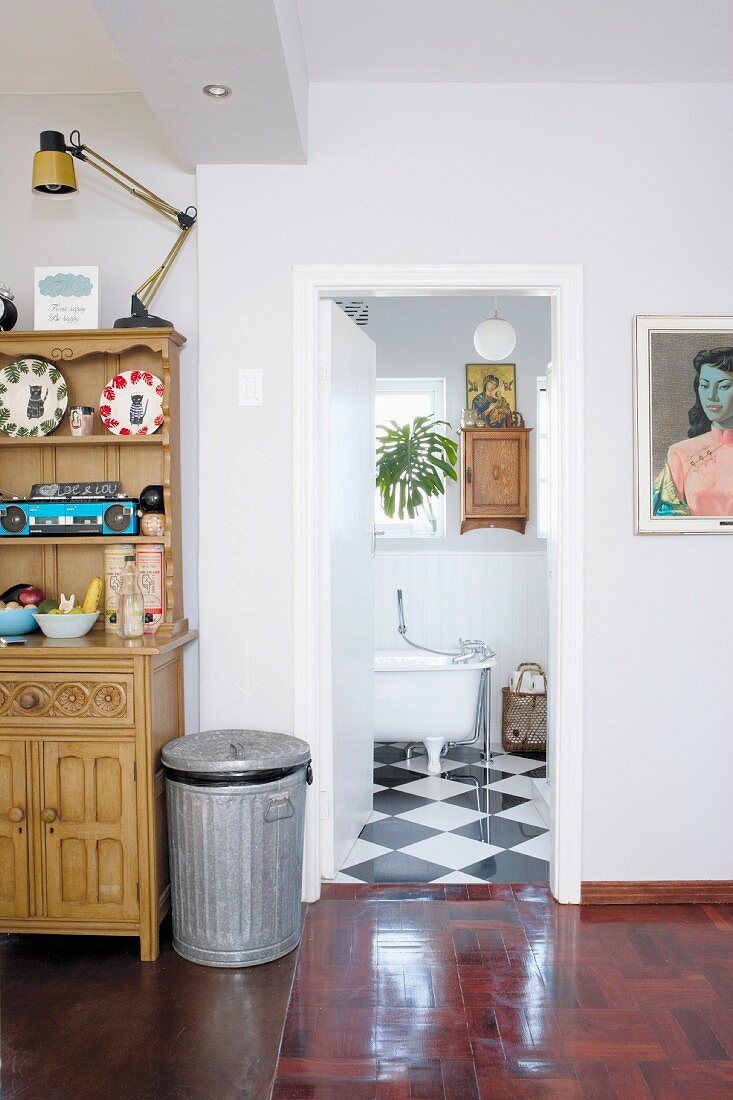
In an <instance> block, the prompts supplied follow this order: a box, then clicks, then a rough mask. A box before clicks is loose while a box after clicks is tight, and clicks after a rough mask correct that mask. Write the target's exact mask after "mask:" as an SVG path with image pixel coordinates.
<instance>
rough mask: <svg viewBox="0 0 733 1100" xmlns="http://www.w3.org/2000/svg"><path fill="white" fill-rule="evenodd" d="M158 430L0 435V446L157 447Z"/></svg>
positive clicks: (159, 439) (159, 443) (159, 441)
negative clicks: (138, 432) (144, 433)
mask: <svg viewBox="0 0 733 1100" xmlns="http://www.w3.org/2000/svg"><path fill="white" fill-rule="evenodd" d="M162 442H163V440H162V437H160V435H159V432H156V433H155V435H112V433H111V432H110V433H108V434H106V435H57V434H56V433H54V434H53V435H35V436H23V437H19V436H12V435H0V447H27V446H28V444H32V446H34V447H145V446H147V447H150V446H152V447H159V446H161V445H162Z"/></svg>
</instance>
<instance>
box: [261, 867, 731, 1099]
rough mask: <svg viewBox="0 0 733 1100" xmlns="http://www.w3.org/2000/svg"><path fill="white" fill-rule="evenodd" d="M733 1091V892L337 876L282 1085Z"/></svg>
mask: <svg viewBox="0 0 733 1100" xmlns="http://www.w3.org/2000/svg"><path fill="white" fill-rule="evenodd" d="M515 1097H516V1098H525V1097H526V1098H534V1097H538V1098H542V1100H561V1098H562V1100H565V1098H570V1097H581V1098H585V1100H636V1098H637V1097H638V1098H640V1100H641V1098H646V1100H648V1098H649V1097H654V1098H659V1100H706V1098H707V1097H716V1098H720V1097H733V907H729V908H726V907H724V906H695V905H689V906H608V907H605V906H593V907H577V906H559V905H556V904H555V903H554V902H553V901H552V900H551V898H550V896H549V892H548V891H547V889H546V888H545V887H543V886H534V885H522V886H507V885H485V886H484V885H480V886H479V885H476V886H474V885H468V886H466V885H444V886H443V885H430V886H420V887H393V886H368V885H364V886H362V885H351V884H343V885H333V886H329V887H326V889H325V891H324V897H323V899H322V900H321V901H320V902H319V903H318V904H316V905H313V906H310V907H309V910H308V914H307V918H306V923H305V931H304V935H303V942H302V946H301V949H300V956H299V960H298V965H297V970H296V977H295V984H294V988H293V995H292V999H291V1002H290V1006H289V1009H288V1014H287V1019H286V1024H285V1032H284V1037H283V1044H282V1049H281V1055H280V1061H279V1065H278V1072H277V1077H276V1081H275V1086H274V1091H273V1100H306V1098H307V1100H505V1098H507V1100H509V1098H515Z"/></svg>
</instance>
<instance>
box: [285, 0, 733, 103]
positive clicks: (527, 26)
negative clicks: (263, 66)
mask: <svg viewBox="0 0 733 1100" xmlns="http://www.w3.org/2000/svg"><path fill="white" fill-rule="evenodd" d="M298 8H299V11H300V18H301V23H302V27H303V38H304V42H305V52H306V58H307V61H308V71H309V74H310V79H311V80H312V81H324V82H325V81H329V82H330V81H336V82H338V81H362V80H363V81H386V82H390V81H398V82H406V81H414V82H417V83H420V82H428V83H439V82H467V83H497V82H500V83H507V82H517V81H521V82H524V81H527V82H568V83H576V82H592V83H595V82H608V83H614V84H624V83H639V82H641V83H649V82H656V81H659V82H672V83H685V82H697V81H712V82H717V81H721V82H730V81H731V80H733V69H732V68H731V65H730V47H731V46H732V45H733V2H731V0H555V2H554V3H549V2H548V0H298ZM716 43H717V44H718V45H720V44H722V43H726V44H727V45H726V48H724V49H721V48H716V45H715V44H716Z"/></svg>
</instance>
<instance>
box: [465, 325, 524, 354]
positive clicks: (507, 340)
mask: <svg viewBox="0 0 733 1100" xmlns="http://www.w3.org/2000/svg"><path fill="white" fill-rule="evenodd" d="M516 342H517V334H516V332H515V331H514V328H513V327H512V325H510V324H509V322H508V321H502V319H501V317H489V318H488V320H486V321H482V322H481V324H480V325H479V326H478V327H477V329H476V331H475V332H474V334H473V346H474V347H475V348H476V351H477V352H478V353H479V355H480V356H481V357H482V358H483V359H489V360H491V361H492V362H495V361H496V360H497V359H506V357H507V355H511V353H512V352H513V351H514V346H515V344H516Z"/></svg>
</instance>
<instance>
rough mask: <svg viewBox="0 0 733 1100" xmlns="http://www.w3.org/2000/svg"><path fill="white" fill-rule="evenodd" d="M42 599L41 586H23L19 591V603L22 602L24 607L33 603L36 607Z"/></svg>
mask: <svg viewBox="0 0 733 1100" xmlns="http://www.w3.org/2000/svg"><path fill="white" fill-rule="evenodd" d="M42 599H43V592H41V590H40V588H34V587H33V585H30V587H28V588H21V590H20V592H19V593H18V603H19V604H22V605H23V607H28V606H29V605H31V604H32V605H33V606H34V607H38V605H39V603H40V602H41V600H42Z"/></svg>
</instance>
